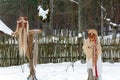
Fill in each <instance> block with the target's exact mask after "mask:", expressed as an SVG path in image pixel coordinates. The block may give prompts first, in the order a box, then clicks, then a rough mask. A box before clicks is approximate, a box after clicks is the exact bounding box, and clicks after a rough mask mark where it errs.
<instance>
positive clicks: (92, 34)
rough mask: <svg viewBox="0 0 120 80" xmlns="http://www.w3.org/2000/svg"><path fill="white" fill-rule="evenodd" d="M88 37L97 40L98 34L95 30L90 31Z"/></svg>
mask: <svg viewBox="0 0 120 80" xmlns="http://www.w3.org/2000/svg"><path fill="white" fill-rule="evenodd" d="M88 37H89V38H90V39H92V40H95V39H96V35H95V34H94V33H93V32H91V33H88Z"/></svg>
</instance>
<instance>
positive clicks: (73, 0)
mask: <svg viewBox="0 0 120 80" xmlns="http://www.w3.org/2000/svg"><path fill="white" fill-rule="evenodd" d="M70 1H71V2H74V3H76V4H79V2H77V1H75V0H70Z"/></svg>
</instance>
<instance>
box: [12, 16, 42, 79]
mask: <svg viewBox="0 0 120 80" xmlns="http://www.w3.org/2000/svg"><path fill="white" fill-rule="evenodd" d="M38 33H41V30H40V29H33V30H29V22H28V18H27V17H19V18H18V19H17V28H16V31H15V32H13V33H12V35H13V36H16V37H17V38H18V42H19V54H20V56H24V57H25V56H26V57H27V59H28V62H29V69H30V75H29V76H28V80H29V79H32V80H37V78H36V75H35V66H36V64H37V55H38V53H36V52H37V51H36V50H37V49H38V47H36V46H35V45H36V44H37V40H36V38H35V44H34V47H35V48H34V51H35V52H34V53H33V52H32V49H33V39H34V36H35V35H36V34H38Z"/></svg>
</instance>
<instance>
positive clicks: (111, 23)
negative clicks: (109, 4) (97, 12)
mask: <svg viewBox="0 0 120 80" xmlns="http://www.w3.org/2000/svg"><path fill="white" fill-rule="evenodd" d="M98 4H99V6H100V8H101V9H103V11H104V12H105V17H104V20H106V21H108V22H109V24H110V25H112V26H120V24H116V23H114V22H112V21H111V19H110V18H107V17H106V16H107V12H106V8H105V7H103V6H102V5H101V4H100V3H99V2H98Z"/></svg>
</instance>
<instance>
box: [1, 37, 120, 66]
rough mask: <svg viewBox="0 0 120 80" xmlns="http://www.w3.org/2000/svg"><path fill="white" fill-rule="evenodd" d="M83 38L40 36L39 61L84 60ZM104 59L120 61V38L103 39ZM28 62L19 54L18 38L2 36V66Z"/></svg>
mask: <svg viewBox="0 0 120 80" xmlns="http://www.w3.org/2000/svg"><path fill="white" fill-rule="evenodd" d="M81 40H82V39H80V38H76V37H60V38H58V37H50V36H47V37H41V36H39V38H38V42H39V46H38V47H39V48H38V49H39V51H38V53H39V55H38V63H49V62H52V63H57V62H68V61H77V60H82V62H85V55H84V53H83V52H82V41H81ZM101 44H102V51H103V55H102V57H103V61H108V62H118V61H120V39H119V38H117V39H109V38H107V39H105V40H101ZM25 62H27V60H25V61H24V59H23V58H22V57H20V56H19V50H18V42H17V40H16V38H13V37H8V36H7V37H6V36H0V66H11V65H20V64H23V63H25Z"/></svg>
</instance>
